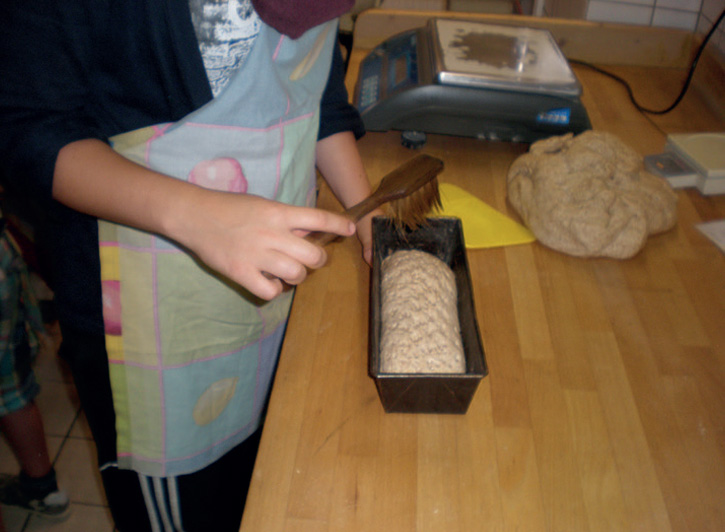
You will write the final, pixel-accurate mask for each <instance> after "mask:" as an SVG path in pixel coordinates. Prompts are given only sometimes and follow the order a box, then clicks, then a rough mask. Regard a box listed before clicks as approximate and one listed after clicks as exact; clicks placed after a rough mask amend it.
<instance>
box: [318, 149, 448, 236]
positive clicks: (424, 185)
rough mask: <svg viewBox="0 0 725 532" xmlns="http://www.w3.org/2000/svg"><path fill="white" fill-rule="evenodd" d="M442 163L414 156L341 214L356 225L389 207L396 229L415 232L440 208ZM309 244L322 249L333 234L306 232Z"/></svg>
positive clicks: (426, 156)
mask: <svg viewBox="0 0 725 532" xmlns="http://www.w3.org/2000/svg"><path fill="white" fill-rule="evenodd" d="M441 171H443V161H441V160H440V159H438V158H436V157H431V156H430V155H416V156H415V157H413V158H412V159H410V160H409V161H407V162H406V163H403V164H402V165H400V166H399V167H398V168H396V169H395V170H393V171H392V172H390V173H389V174H387V175H386V176H385V177H383V179H382V180H381V181H380V184H379V185H378V187H377V188H376V189H375V192H373V193H372V194H371V195H370V196H368V197H367V198H366V199H364V200H363V201H361V202H360V203H358V204H357V205H353V206H352V207H350V208H349V209H347V210H346V211H345V212H344V213H343V214H344V215H345V216H347V217H348V218H350V219H351V220H352V221H353V222H355V223H357V222H358V221H359V220H360V219H361V218H362V217H363V216H365V215H366V214H369V213H370V212H372V211H373V210H375V209H377V208H378V207H382V206H383V205H384V204H386V203H389V204H390V211H391V214H392V216H391V217H392V219H393V221H394V223H395V225H396V226H397V227H398V228H403V227H408V228H410V229H415V228H416V227H418V226H419V225H421V224H423V223H424V222H425V219H426V215H427V214H428V213H429V212H430V211H431V209H433V207H440V206H441V198H440V194H439V193H438V179H437V176H438V174H440V173H441ZM306 238H307V239H308V240H309V241H311V242H314V243H316V244H319V245H321V246H324V245H325V244H328V243H330V242H332V241H333V240H335V238H337V235H335V234H333V233H310V234H309V235H307V237H306Z"/></svg>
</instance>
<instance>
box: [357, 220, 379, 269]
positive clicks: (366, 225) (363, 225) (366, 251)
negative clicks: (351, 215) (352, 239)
mask: <svg viewBox="0 0 725 532" xmlns="http://www.w3.org/2000/svg"><path fill="white" fill-rule="evenodd" d="M383 215H384V213H383V211H382V210H380V209H376V210H374V211H373V212H371V213H370V214H368V215H366V216H364V217H362V218H360V221H358V223H357V238H358V240H359V241H360V245H361V246H362V252H363V259H365V262H367V263H368V266H371V267H372V265H373V226H372V221H373V218H375V217H376V216H383Z"/></svg>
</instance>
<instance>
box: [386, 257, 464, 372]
mask: <svg viewBox="0 0 725 532" xmlns="http://www.w3.org/2000/svg"><path fill="white" fill-rule="evenodd" d="M380 271H381V285H380V292H381V316H382V318H381V319H382V323H381V325H382V332H381V339H380V370H381V371H382V372H383V373H465V371H466V363H465V357H464V354H463V345H462V341H461V331H460V323H459V321H458V306H457V305H458V293H457V290H456V279H455V276H454V275H453V271H452V270H451V269H450V268H449V267H448V265H447V264H446V263H445V262H443V261H442V260H440V259H439V258H438V257H435V256H433V255H431V254H430V253H426V252H424V251H418V250H404V251H402V250H401V251H396V252H395V253H393V254H392V255H390V256H389V257H387V258H386V259H385V260H384V261H383V263H382V266H381V270H380Z"/></svg>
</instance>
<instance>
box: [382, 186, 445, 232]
mask: <svg viewBox="0 0 725 532" xmlns="http://www.w3.org/2000/svg"><path fill="white" fill-rule="evenodd" d="M440 207H441V196H440V193H439V191H438V180H437V179H436V178H433V179H432V180H431V181H429V182H428V183H426V184H425V185H423V186H422V187H420V188H419V189H418V190H416V191H415V192H412V193H411V194H408V195H407V196H405V197H404V198H400V199H398V200H395V201H393V202H391V203H390V211H391V214H392V216H391V217H392V219H393V223H394V224H395V226H396V227H397V228H398V229H403V228H408V229H410V230H415V229H416V228H418V227H419V226H421V225H425V223H426V218H427V216H428V214H430V212H431V211H432V210H433V209H434V208H440Z"/></svg>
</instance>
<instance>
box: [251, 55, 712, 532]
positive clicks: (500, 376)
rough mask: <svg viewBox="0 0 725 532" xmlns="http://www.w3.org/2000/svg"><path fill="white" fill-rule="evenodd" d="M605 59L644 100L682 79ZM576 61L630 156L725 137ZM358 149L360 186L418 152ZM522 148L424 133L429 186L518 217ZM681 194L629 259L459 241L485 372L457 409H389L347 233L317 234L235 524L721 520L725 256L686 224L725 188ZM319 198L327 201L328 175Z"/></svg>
mask: <svg viewBox="0 0 725 532" xmlns="http://www.w3.org/2000/svg"><path fill="white" fill-rule="evenodd" d="M363 53H364V51H363V50H359V51H357V52H355V55H354V57H353V61H352V66H351V70H350V72H351V75H350V79H349V83H350V86H351V87H352V84H353V83H354V72H355V71H356V68H357V67H356V65H357V63H358V62H359V60H360V58H361V57H362V55H363ZM613 68H614V69H615V70H616V72H617V73H618V74H620V75H621V76H623V77H626V78H627V79H629V80H630V82H631V84H632V86H633V90H634V92H635V94H637V95H639V96H640V97H641V100H642V103H643V104H646V105H647V106H651V107H659V106H663V107H664V106H666V105H667V104H669V103H670V101H671V100H672V99H673V98H674V96H675V95H676V94H677V92H678V91H679V87H680V85H681V83H682V80H683V79H684V75H685V72H684V71H683V70H681V69H672V68H661V67H660V68H649V67H632V66H626V67H625V66H621V67H613ZM576 72H577V75H578V77H579V79H580V80H581V82H582V84H583V86H584V93H583V98H582V99H583V102H584V104H585V106H586V108H587V110H588V112H589V115H590V118H591V120H592V125H593V127H594V129H597V130H602V131H609V132H611V133H614V134H616V135H618V136H619V137H620V138H621V139H622V140H624V141H625V142H626V143H628V144H629V145H630V146H632V147H633V148H634V149H635V150H636V151H637V152H639V153H640V154H641V155H646V154H649V153H657V152H659V151H661V150H662V148H663V146H664V142H665V137H666V134H667V133H668V132H685V131H723V130H725V121H723V118H722V116H723V107H721V106H722V105H723V102H722V101H720V102H715V105H716V106H718V107H713V101H712V100H711V99H708V98H705V97H701V96H700V93H699V92H698V91H696V90H693V91H692V92H690V93H688V95H687V96H686V97H685V99H684V101H683V102H682V104H681V105H680V106H679V107H678V108H677V109H676V110H675V111H673V112H672V113H670V114H668V115H665V116H661V117H653V116H648V115H643V114H642V113H639V112H638V111H636V110H635V109H634V107H633V106H632V105H631V104H630V103H629V101H628V99H627V97H626V94H625V92H624V90H623V89H622V88H621V87H619V86H618V85H616V84H615V83H614V82H613V81H611V80H609V79H608V78H605V77H603V76H601V75H600V74H597V73H595V72H592V71H589V70H587V69H584V68H576ZM721 92H722V91H721ZM359 146H360V150H361V152H362V155H363V157H364V160H365V163H366V167H367V171H368V173H369V176H370V179H371V181H373V182H375V181H377V180H379V179H380V178H381V177H382V176H383V175H384V174H385V173H386V172H388V171H390V170H392V169H393V168H395V167H396V166H397V165H399V164H401V163H403V162H404V161H406V160H407V159H408V158H410V157H411V156H412V154H413V152H411V151H409V150H407V149H405V148H403V147H401V145H400V142H399V133H396V132H389V133H368V134H367V135H366V136H365V137H364V138H363V139H362V140H361V141H360V143H359ZM526 149H527V146H525V145H519V144H510V143H494V142H486V141H478V140H474V139H463V138H455V137H444V136H435V135H432V136H429V140H428V143H427V144H426V146H425V147H424V148H423V151H424V152H425V153H429V154H431V155H434V156H436V157H440V158H441V159H443V160H444V161H445V164H446V169H445V171H444V172H443V174H442V175H441V176H440V180H441V181H443V182H450V183H454V184H456V185H458V186H460V187H463V188H465V189H466V190H468V191H469V192H471V193H473V194H475V195H476V196H478V197H479V198H480V199H482V200H483V201H485V202H486V203H488V204H489V205H491V206H492V207H494V208H496V209H497V210H499V211H500V212H502V213H505V214H507V215H509V216H511V217H512V218H514V219H516V220H518V218H517V216H516V214H515V213H514V212H513V211H512V209H511V208H510V206H509V205H508V204H507V201H506V189H505V181H506V172H507V169H508V167H509V165H510V164H511V162H512V161H513V160H514V159H515V158H516V157H517V156H519V155H520V154H522V153H524V152H525V151H526ZM678 197H679V204H678V218H679V219H678V224H677V226H676V228H675V229H673V230H671V231H669V232H667V233H665V234H661V235H658V236H654V237H652V238H650V239H649V241H648V242H647V244H646V246H645V247H644V249H643V250H642V251H641V252H640V253H639V254H638V255H637V256H635V257H634V258H632V259H629V260H624V261H620V260H612V259H581V258H575V257H571V256H567V255H564V254H562V253H559V252H556V251H553V250H550V249H547V248H546V247H544V246H542V245H541V244H539V243H533V244H526V245H518V246H510V247H501V248H494V249H479V250H469V252H468V260H469V263H470V268H471V275H472V278H473V285H474V298H475V302H476V313H477V316H478V321H479V326H480V329H481V336H482V339H483V343H484V346H485V349H486V355H487V361H488V364H489V370H490V374H489V376H488V377H486V378H485V379H484V380H483V381H482V383H481V385H480V386H479V388H478V391H477V393H476V395H475V397H474V400H473V402H472V404H471V407H470V409H469V411H468V413H467V414H466V415H449V416H445V415H410V414H407V415H406V414H385V413H384V412H383V409H382V407H381V405H380V401H379V399H378V396H377V393H376V389H375V386H374V383H373V381H372V380H371V379H370V378H369V377H368V375H367V332H368V323H367V320H368V283H369V270H368V267H367V266H366V265H365V264H364V262H363V261H362V259H361V256H360V249H359V246H358V244H357V242H356V241H355V240H354V239H348V240H347V241H344V242H340V243H335V244H332V245H331V246H329V247H328V251H329V254H330V261H329V265H328V266H327V267H325V268H323V269H321V270H319V271H317V272H315V273H313V274H312V275H311V276H310V278H309V279H308V281H306V282H305V283H304V285H303V286H302V287H300V288H299V289H298V292H297V295H296V299H295V303H294V307H293V312H292V316H291V320H290V323H289V328H288V333H287V338H286V340H285V344H284V348H283V352H282V356H281V360H280V364H279V369H278V373H277V376H276V380H275V384H274V388H273V391H272V396H271V401H270V406H269V414H268V417H267V421H266V424H265V428H264V434H263V438H262V444H261V448H260V453H259V457H258V460H257V465H256V468H255V472H254V477H253V481H252V485H251V490H250V494H249V498H248V502H247V506H246V509H245V515H244V520H243V523H242V528H241V530H242V531H244V532H281V531H285V532H326V531H329V532H342V531H345V532H347V531H370V532H383V531H389V532H413V531H416V532H428V531H430V532H474V531H506V532H507V531H523V532H535V531H562V532H587V531H591V532H595V531H617V532H621V531H635V530H636V531H653V532H666V531H693V532H703V531H719V530H725V256H724V255H723V253H722V252H721V251H720V250H718V249H717V248H716V247H715V246H714V245H713V244H712V243H711V242H710V241H709V240H708V239H707V238H705V237H704V236H703V235H702V234H701V233H700V232H699V230H698V229H697V228H696V224H698V223H700V222H703V221H709V220H716V219H723V218H725V196H711V197H705V196H702V195H700V194H699V193H698V192H697V191H695V190H684V191H679V192H678ZM320 205H321V206H322V207H326V208H329V209H333V210H341V209H340V207H339V205H338V204H337V203H336V201H335V200H334V199H333V198H332V197H331V195H330V194H329V191H328V190H327V189H325V188H323V190H322V192H321V199H320Z"/></svg>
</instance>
